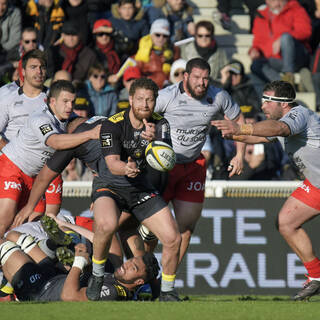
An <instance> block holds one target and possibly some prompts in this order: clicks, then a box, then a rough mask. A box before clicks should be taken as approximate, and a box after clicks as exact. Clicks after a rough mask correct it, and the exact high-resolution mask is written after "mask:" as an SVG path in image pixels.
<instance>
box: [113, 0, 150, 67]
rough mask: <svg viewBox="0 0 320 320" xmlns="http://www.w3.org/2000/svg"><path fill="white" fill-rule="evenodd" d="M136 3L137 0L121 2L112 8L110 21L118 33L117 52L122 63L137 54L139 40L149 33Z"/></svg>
mask: <svg viewBox="0 0 320 320" xmlns="http://www.w3.org/2000/svg"><path fill="white" fill-rule="evenodd" d="M135 2H136V1H135V0H119V2H118V3H117V4H114V5H113V6H112V8H111V12H112V17H111V18H110V19H109V20H110V21H111V23H112V26H113V27H114V29H115V30H116V32H117V35H116V41H117V42H116V51H117V53H118V54H119V56H120V58H122V59H121V60H122V61H123V60H125V58H127V57H128V56H130V55H133V54H135V53H136V51H137V44H138V42H139V39H140V38H141V37H143V36H145V35H146V34H148V31H149V27H148V24H147V22H146V21H145V20H144V19H143V10H142V9H141V8H140V9H138V8H137V7H136V6H135ZM125 37H126V38H127V40H126V41H125V39H124V38H125ZM123 56H124V57H123Z"/></svg>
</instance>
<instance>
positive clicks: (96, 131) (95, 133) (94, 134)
mask: <svg viewBox="0 0 320 320" xmlns="http://www.w3.org/2000/svg"><path fill="white" fill-rule="evenodd" d="M100 129H101V124H98V125H97V126H95V127H94V128H93V129H91V130H89V133H90V139H92V140H95V139H100Z"/></svg>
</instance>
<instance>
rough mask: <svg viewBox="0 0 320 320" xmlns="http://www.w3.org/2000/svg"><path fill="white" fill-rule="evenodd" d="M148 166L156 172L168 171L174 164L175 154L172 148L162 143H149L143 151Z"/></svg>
mask: <svg viewBox="0 0 320 320" xmlns="http://www.w3.org/2000/svg"><path fill="white" fill-rule="evenodd" d="M145 155H146V160H147V162H148V163H149V165H150V166H151V167H152V168H153V169H156V170H158V171H162V172H165V171H169V170H171V169H172V168H173V167H174V165H175V164H176V154H175V152H174V151H173V149H172V147H171V146H170V145H168V144H167V143H165V142H162V141H152V142H150V143H149V144H148V145H147V147H146V151H145Z"/></svg>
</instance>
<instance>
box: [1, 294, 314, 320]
mask: <svg viewBox="0 0 320 320" xmlns="http://www.w3.org/2000/svg"><path fill="white" fill-rule="evenodd" d="M0 310H1V315H2V316H3V318H5V319H9V320H15V319H19V320H38V319H39V320H40V319H41V320H46V319H49V320H55V319H57V320H58V319H59V320H60V319H70V320H73V319H74V320H82V319H85V320H99V319H103V320H107V319H117V320H120V319H125V320H127V319H128V320H138V319H139V320H144V319H148V320H149V319H150V320H160V319H161V320H165V319H179V320H180V319H181V320H189V319H190V320H193V319H197V320H204V319H210V320H228V319H241V320H242V319H244V320H247V319H248V320H260V319H263V320H267V319H268V320H278V319H280V320H294V319H297V320H298V319H299V320H308V319H313V320H318V319H320V297H314V298H312V299H311V301H309V302H293V301H290V300H289V297H285V296H279V297H271V296H249V297H243V296H213V295H212V296H191V297H190V300H189V301H184V302H181V303H159V302H57V303H18V302H2V303H1V305H0Z"/></svg>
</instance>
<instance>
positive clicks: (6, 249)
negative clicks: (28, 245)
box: [0, 241, 20, 266]
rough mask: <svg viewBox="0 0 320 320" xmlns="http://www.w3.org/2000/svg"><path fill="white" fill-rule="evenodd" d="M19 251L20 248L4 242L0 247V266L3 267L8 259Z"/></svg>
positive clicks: (12, 243)
mask: <svg viewBox="0 0 320 320" xmlns="http://www.w3.org/2000/svg"><path fill="white" fill-rule="evenodd" d="M18 250H20V247H19V246H18V245H17V244H15V243H14V242H12V241H6V242H4V243H2V244H1V245H0V264H1V265H2V266H3V265H4V264H5V263H6V262H7V260H8V259H9V257H10V256H11V255H12V254H13V253H14V252H15V251H18Z"/></svg>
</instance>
